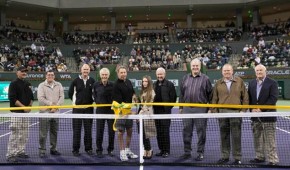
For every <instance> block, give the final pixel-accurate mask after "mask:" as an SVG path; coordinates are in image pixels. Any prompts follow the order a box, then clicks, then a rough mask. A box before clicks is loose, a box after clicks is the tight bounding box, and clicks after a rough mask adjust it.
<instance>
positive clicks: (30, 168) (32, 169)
mask: <svg viewBox="0 0 290 170" xmlns="http://www.w3.org/2000/svg"><path fill="white" fill-rule="evenodd" d="M0 168H1V170H155V169H158V170H177V169H178V170H192V169H199V170H224V169H225V168H218V167H216V168H211V167H192V166H145V167H139V166H85V165H82V166H68V165H61V166H54V165H51V166H43V165H39V166H37V165H22V166H17V165H16V166H1V167H0ZM226 169H227V170H249V169H250V168H226ZM262 169H265V168H254V170H262ZM266 169H271V170H278V169H280V170H281V168H266Z"/></svg>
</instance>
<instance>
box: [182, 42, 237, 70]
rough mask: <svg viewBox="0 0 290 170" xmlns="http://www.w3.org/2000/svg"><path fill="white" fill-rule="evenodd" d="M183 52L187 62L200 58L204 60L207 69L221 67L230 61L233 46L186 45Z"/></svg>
mask: <svg viewBox="0 0 290 170" xmlns="http://www.w3.org/2000/svg"><path fill="white" fill-rule="evenodd" d="M182 53H184V55H183V57H184V60H185V62H186V63H190V61H191V60H193V59H195V58H198V59H199V60H200V61H202V64H203V67H206V68H207V69H221V67H222V66H223V65H224V64H226V63H228V61H229V58H230V56H231V54H232V47H231V46H230V45H222V44H209V45H200V44H198V45H194V46H191V45H185V48H184V49H183V50H182Z"/></svg>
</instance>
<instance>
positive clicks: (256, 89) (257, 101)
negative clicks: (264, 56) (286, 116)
mask: <svg viewBox="0 0 290 170" xmlns="http://www.w3.org/2000/svg"><path fill="white" fill-rule="evenodd" d="M255 72H256V79H254V80H252V81H251V82H250V83H249V88H248V93H249V100H250V105H276V102H277V100H278V93H279V91H278V83H277V82H276V81H275V80H273V79H271V78H269V77H267V76H266V67H265V66H263V65H257V66H256V67H255ZM250 111H251V112H255V113H253V114H259V113H260V112H276V109H260V108H257V109H250ZM251 120H252V128H253V134H254V147H255V153H256V158H255V159H253V160H250V162H251V163H263V162H265V160H266V157H267V160H268V161H269V165H275V164H277V163H278V162H279V158H278V155H277V149H276V140H275V129H276V120H277V118H276V117H252V118H251ZM265 154H266V155H265Z"/></svg>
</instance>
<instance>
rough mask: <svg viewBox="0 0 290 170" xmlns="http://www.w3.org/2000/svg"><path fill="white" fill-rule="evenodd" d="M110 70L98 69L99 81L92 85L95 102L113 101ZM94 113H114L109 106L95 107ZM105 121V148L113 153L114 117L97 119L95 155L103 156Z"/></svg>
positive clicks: (111, 154) (109, 152)
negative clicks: (106, 135)
mask: <svg viewBox="0 0 290 170" xmlns="http://www.w3.org/2000/svg"><path fill="white" fill-rule="evenodd" d="M109 77H110V70H109V69H108V68H102V69H101V70H100V78H101V80H100V81H97V82H95V84H94V87H93V94H94V100H95V103H96V104H111V103H112V102H113V98H112V97H113V82H111V81H109ZM96 114H114V112H113V110H112V109H111V107H97V108H96ZM106 122H107V125H108V126H107V127H108V137H109V145H108V148H107V151H108V155H109V156H111V157H112V156H114V155H113V150H114V138H115V131H114V130H113V123H114V119H97V136H96V146H97V157H98V158H102V157H103V147H102V143H103V137H104V131H105V124H106Z"/></svg>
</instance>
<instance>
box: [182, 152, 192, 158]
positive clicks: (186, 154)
mask: <svg viewBox="0 0 290 170" xmlns="http://www.w3.org/2000/svg"><path fill="white" fill-rule="evenodd" d="M179 158H180V159H189V158H191V154H189V153H185V154H183V155H181V156H180V157H179Z"/></svg>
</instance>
